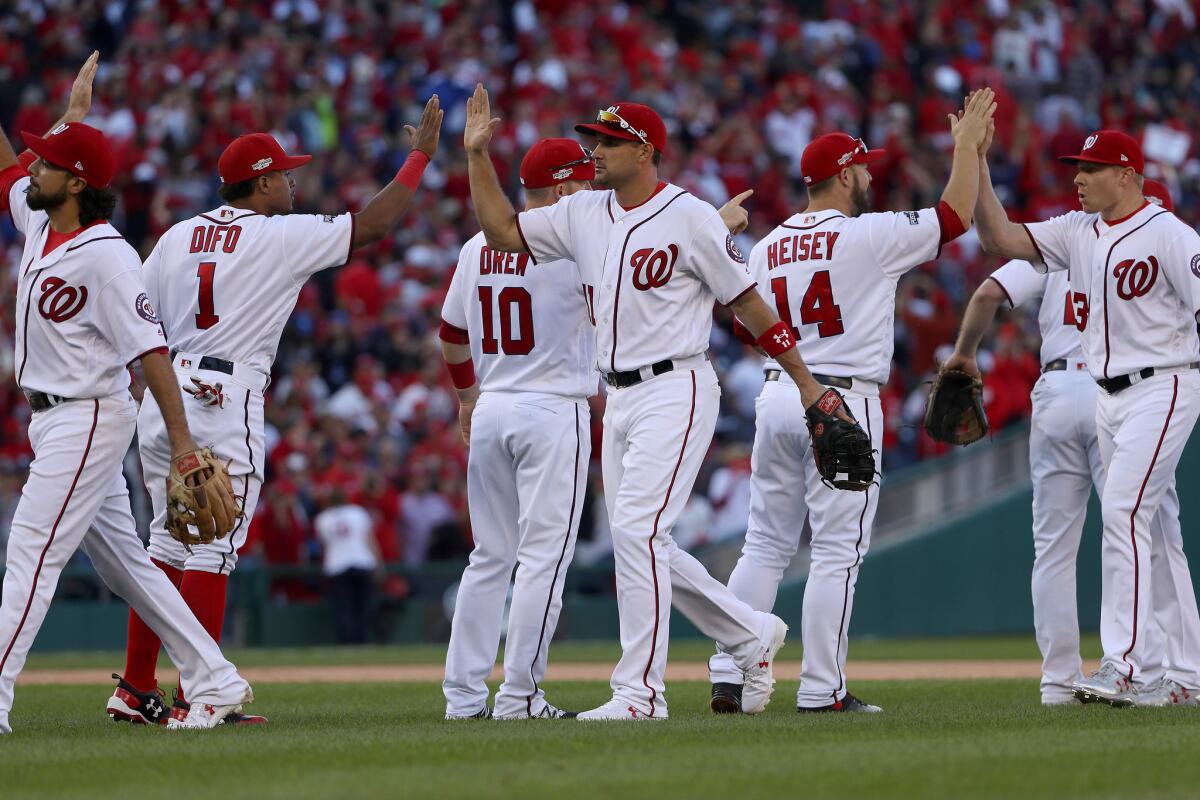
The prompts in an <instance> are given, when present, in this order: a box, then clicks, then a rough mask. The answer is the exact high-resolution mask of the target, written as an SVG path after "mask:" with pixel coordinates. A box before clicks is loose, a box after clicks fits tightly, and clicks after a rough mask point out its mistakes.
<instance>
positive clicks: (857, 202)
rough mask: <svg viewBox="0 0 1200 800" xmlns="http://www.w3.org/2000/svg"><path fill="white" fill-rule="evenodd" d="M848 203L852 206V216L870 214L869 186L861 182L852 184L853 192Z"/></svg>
mask: <svg viewBox="0 0 1200 800" xmlns="http://www.w3.org/2000/svg"><path fill="white" fill-rule="evenodd" d="M850 203H851V205H853V206H854V216H856V217H857V216H858V215H859V214H869V213H871V185H870V184H869V183H866V182H863V183H858V182H857V181H856V182H855V184H854V191H853V192H851V193H850Z"/></svg>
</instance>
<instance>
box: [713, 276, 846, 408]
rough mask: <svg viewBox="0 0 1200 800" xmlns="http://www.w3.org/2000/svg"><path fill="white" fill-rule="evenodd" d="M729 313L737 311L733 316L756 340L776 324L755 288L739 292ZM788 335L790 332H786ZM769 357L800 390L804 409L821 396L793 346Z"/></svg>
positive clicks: (821, 392)
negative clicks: (776, 362) (735, 315)
mask: <svg viewBox="0 0 1200 800" xmlns="http://www.w3.org/2000/svg"><path fill="white" fill-rule="evenodd" d="M730 308H732V309H733V313H734V314H737V318H738V319H739V320H741V323H742V324H743V325H745V326H746V329H747V330H748V331H750V334H751V335H752V336H753V337H754V338H755V340H756V341H758V340H760V338H761V337H762V335H763V334H765V333H767V332H768V331H770V330H771V329H772V328H774V327H775V326H776V325H778V324H779V317H778V316H776V315H775V312H774V311H772V310H771V307H770V306H768V305H767V303H766V301H765V300H763V299H762V297H761V296H759V294H758V292H756V291H748V292H745V293H743V294H742V296H741V297H739V298H738V299H736V300H734V301H733V303H731V304H730ZM789 338H790V335H789ZM772 357H773V358H774V359H775V360H776V361H778V362H779V366H780V367H782V368H783V370H784V371H785V372H787V374H788V375H790V376H791V378H792V380H794V381H795V382H796V386H797V387H799V389H800V402H801V403H803V404H804V407H805V408H808V407H809V406H811V405H812V404H813V403H815V402H817V400H818V399H819V398H820V397H821V395H822V394H824V392H825V387H824V386H822V385H821V384H819V383H817V381H816V379H815V378H813V376H812V373H811V372H809V371H808V366H807V365H806V364H805V363H804V361H803V359H801V358H800V353H799V352H797V350H796V348H795V347H789V348H788V349H787V350H784V351H783V352H778V353H774V354H772Z"/></svg>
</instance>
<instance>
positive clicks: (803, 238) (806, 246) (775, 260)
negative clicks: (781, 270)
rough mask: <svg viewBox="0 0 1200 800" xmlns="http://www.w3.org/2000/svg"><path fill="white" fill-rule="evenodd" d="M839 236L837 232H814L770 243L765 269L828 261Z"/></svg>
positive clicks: (831, 256) (831, 257)
mask: <svg viewBox="0 0 1200 800" xmlns="http://www.w3.org/2000/svg"><path fill="white" fill-rule="evenodd" d="M840 235H841V234H840V233H839V232H838V231H814V232H813V233H804V234H798V235H796V236H790V237H785V238H783V239H780V240H779V241H777V242H771V244H769V245H767V269H768V270H772V269H775V268H776V267H782V266H784V265H785V264H792V263H794V262H796V261H830V260H832V259H833V248H834V245H835V244H837V240H838V236H840Z"/></svg>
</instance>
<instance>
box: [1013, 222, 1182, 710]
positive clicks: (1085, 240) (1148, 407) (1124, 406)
mask: <svg viewBox="0 0 1200 800" xmlns="http://www.w3.org/2000/svg"><path fill="white" fill-rule="evenodd" d="M1026 228H1027V229H1028V231H1029V234H1030V237H1031V239H1032V241H1033V242H1034V244H1035V246H1036V248H1037V250H1038V252H1039V257H1040V258H1039V263H1038V264H1036V265H1035V266H1037V267H1038V268H1039V269H1049V270H1064V269H1065V270H1068V271H1069V281H1070V287H1071V291H1072V293H1073V296H1078V295H1082V296H1083V297H1084V298H1086V302H1087V308H1088V309H1089V313H1088V324H1087V326H1086V328H1085V329H1084V331H1083V335H1082V342H1083V352H1084V357H1085V359H1086V361H1087V364H1088V369H1089V371H1090V373H1091V375H1092V377H1093V378H1096V379H1097V381H1098V382H1101V386H1102V387H1103V386H1104V383H1103V381H1106V380H1113V379H1116V380H1119V381H1123V382H1127V383H1126V386H1125V387H1124V388H1121V387H1120V386H1119V385H1118V386H1115V387H1113V388H1114V390H1115V391H1114V392H1111V393H1110V392H1109V391H1102V392H1100V393H1099V394H1098V396H1097V400H1096V432H1097V436H1098V439H1099V447H1100V458H1101V461H1102V463H1103V465H1104V470H1105V476H1106V477H1105V482H1104V491H1103V493H1102V495H1101V507H1102V513H1103V526H1104V534H1103V549H1102V565H1103V583H1102V591H1103V597H1102V604H1101V614H1100V638H1101V643H1102V645H1103V647H1104V659H1105V661H1106V662H1107V663H1111V664H1112V665H1113V666H1115V667H1116V668H1117V669H1118V670H1119V671H1121V672H1122V673H1123V674H1125V675H1126V676H1128V677H1129V678H1130V679H1131V680H1132V681H1133V683H1134V684H1135V686H1139V687H1140V686H1143V685H1145V684H1146V683H1148V682H1149V681H1151V680H1153V679H1154V678H1155V677H1156V676H1155V675H1154V674H1153V672H1154V671H1156V670H1157V662H1158V661H1160V660H1161V656H1160V654H1159V652H1160V651H1159V652H1156V650H1157V648H1156V647H1155V641H1154V638H1155V630H1154V626H1153V625H1151V621H1152V617H1151V613H1152V604H1153V602H1154V598H1155V597H1156V596H1157V595H1158V594H1159V593H1160V592H1162V590H1163V587H1162V586H1156V585H1155V584H1156V582H1155V581H1154V580H1153V577H1152V570H1151V556H1152V553H1153V551H1154V550H1158V549H1160V548H1161V549H1162V550H1163V555H1164V557H1165V563H1164V569H1163V570H1154V573H1157V574H1169V575H1171V576H1172V580H1173V581H1174V582H1176V583H1177V584H1178V587H1179V589H1180V590H1182V584H1183V583H1184V582H1186V583H1187V584H1188V585H1190V583H1191V578H1190V571H1189V569H1188V566H1187V561H1186V559H1184V558H1183V551H1182V549H1181V548H1179V547H1177V546H1176V545H1177V543H1176V542H1167V541H1157V540H1160V539H1161V537H1162V535H1163V533H1162V532H1163V531H1164V530H1166V531H1170V530H1175V529H1177V527H1178V523H1174V524H1173V525H1160V526H1152V525H1151V521H1152V520H1153V518H1154V516H1155V514H1156V513H1157V512H1158V509H1159V507H1160V505H1161V504H1162V502H1163V498H1164V496H1166V495H1167V492H1168V490H1169V488H1170V486H1171V485H1172V483H1173V481H1174V473H1175V467H1176V465H1177V464H1178V463H1179V457H1180V455H1181V454H1182V452H1183V448H1184V445H1185V444H1186V443H1187V440H1188V437H1189V436H1190V435H1191V432H1192V427H1193V426H1194V424H1195V422H1196V418H1197V416H1200V372H1197V364H1198V363H1200V340H1198V338H1197V336H1196V311H1197V309H1200V235H1197V234H1196V232H1195V231H1194V230H1192V229H1191V228H1190V227H1189V226H1187V225H1186V224H1185V223H1183V222H1182V221H1181V220H1179V218H1178V217H1176V216H1175V215H1174V214H1173V213H1171V212H1170V211H1167V210H1165V209H1162V208H1160V207H1159V206H1156V205H1151V204H1149V203H1147V204H1146V205H1144V206H1143V207H1142V208H1141V209H1139V210H1138V211H1136V212H1135V213H1133V214H1132V215H1130V216H1128V217H1126V218H1124V219H1121V220H1117V221H1115V222H1113V223H1108V222H1105V221H1104V220H1102V219H1100V217H1099V215H1097V214H1087V213H1084V212H1081V211H1077V212H1071V213H1069V214H1064V215H1062V216H1059V217H1054V218H1053V219H1050V220H1047V221H1045V222H1039V223H1035V224H1031V225H1028V226H1026ZM1183 646H1184V647H1186V648H1189V649H1194V648H1196V647H1197V646H1200V645H1197V644H1195V643H1184V644H1183ZM1184 663H1196V662H1195V661H1192V660H1190V659H1188V660H1187V661H1186V662H1184ZM1181 666H1182V665H1181ZM1184 673H1185V670H1176V669H1175V665H1171V668H1170V669H1169V670H1168V671H1167V676H1168V677H1170V678H1172V679H1174V680H1177V681H1179V682H1180V683H1181V684H1183V685H1185V686H1190V687H1193V688H1195V687H1197V686H1198V685H1200V676H1198V675H1196V674H1194V673H1192V674H1184Z"/></svg>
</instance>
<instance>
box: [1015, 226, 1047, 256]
mask: <svg viewBox="0 0 1200 800" xmlns="http://www.w3.org/2000/svg"><path fill="white" fill-rule="evenodd" d="M1021 227H1022V228H1024V229H1025V235H1026V236H1028V237H1029V243H1030V244H1032V245H1033V249H1034V250H1035V251H1037V257H1038V263H1041V264H1045V263H1046V257H1045V256H1044V255H1042V248H1041V247H1039V246H1038V243H1037V238H1036V237H1035V236H1034V235H1033V231H1031V230H1029V226H1028V225H1026V224H1025V223H1024V222H1022V223H1021Z"/></svg>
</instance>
